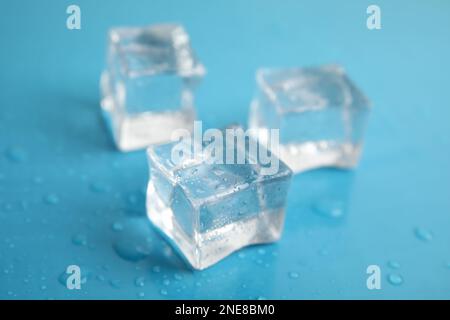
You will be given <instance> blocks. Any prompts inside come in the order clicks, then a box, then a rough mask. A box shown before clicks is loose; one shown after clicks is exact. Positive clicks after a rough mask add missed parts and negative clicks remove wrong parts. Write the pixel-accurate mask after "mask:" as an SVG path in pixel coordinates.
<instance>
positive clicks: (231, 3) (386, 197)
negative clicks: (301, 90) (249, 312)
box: [0, 0, 450, 299]
mask: <svg viewBox="0 0 450 320" xmlns="http://www.w3.org/2000/svg"><path fill="white" fill-rule="evenodd" d="M213 2H214V3H213ZM75 3H76V4H77V5H79V6H80V7H81V13H82V16H81V18H82V29H81V30H68V29H67V28H66V18H67V14H66V8H67V6H68V5H69V4H72V2H69V1H48V0H46V1H8V2H4V3H2V5H1V11H0V12H1V19H0V38H1V39H2V44H1V47H0V48H1V50H0V298H5V299H18V298H26V299H28V298H38V299H48V298H56V299H60V298H67V299H78V298H126V299H137V298H149V299H154V298H156V299H166V298H243V299H247V298H250V299H257V298H261V299H263V298H282V299H283V298H311V299H317V298H338V299H347V298H362V299H366V298H375V299H378V298H383V299H384V298H388V299H391V298H446V299H448V298H450V250H449V245H450V194H449V190H450V188H449V187H450V152H449V148H450V125H449V122H450V105H449V101H450V99H449V80H448V75H449V74H450V60H449V57H450V42H449V30H450V3H449V2H447V1H437V0H433V1H376V4H377V5H379V6H380V7H381V11H382V29H381V30H372V31H370V30H368V29H367V28H366V18H367V14H366V8H367V6H368V5H370V4H372V1H370V2H369V1H340V2H339V3H338V2H335V1H289V0H288V1H275V0H274V1H238V0H228V1H167V0H166V1H122V2H121V1H82V0H78V1H76V2H75ZM167 21H169V22H180V23H182V24H183V25H184V26H185V27H186V29H187V30H188V32H189V33H190V35H191V38H192V42H193V46H194V48H195V50H196V51H197V54H198V56H199V57H200V59H201V60H202V62H203V63H204V64H205V66H206V67H207V69H208V74H207V76H206V77H205V79H204V81H203V83H202V85H201V86H200V87H199V89H198V92H197V93H198V94H197V110H198V116H199V118H200V119H202V120H203V121H204V126H205V127H219V128H220V127H223V126H225V125H227V124H229V123H231V122H240V123H243V124H245V123H246V122H247V115H248V106H249V102H250V99H251V98H252V95H253V92H254V90H255V81H254V74H255V70H256V69H257V68H258V67H260V66H297V65H317V64H323V63H333V62H334V63H340V64H342V65H343V66H344V67H345V68H346V70H347V71H348V73H349V75H350V77H351V78H352V79H353V80H354V81H355V82H356V83H357V84H358V86H359V87H360V88H361V89H362V90H363V91H364V92H365V93H366V94H367V96H368V97H369V98H370V99H371V100H372V102H373V106H374V108H373V111H372V114H371V117H370V119H369V125H368V130H367V134H366V139H365V142H366V143H365V149H364V153H363V157H362V160H361V163H360V165H359V166H358V168H357V169H356V170H354V171H338V170H331V169H328V170H326V169H324V170H315V171H311V172H307V173H304V174H301V175H299V176H296V177H295V178H294V180H293V183H292V188H291V190H290V194H289V199H288V205H287V219H286V225H285V230H284V234H283V237H282V239H281V240H280V241H279V242H278V243H276V244H273V245H267V246H254V247H250V248H247V249H244V250H242V251H240V252H239V253H236V254H233V255H232V256H230V257H228V258H227V259H225V260H223V261H222V262H220V263H218V264H217V265H215V266H213V267H211V268H209V269H207V270H205V271H202V272H194V271H192V270H190V269H189V268H187V267H186V266H185V265H184V264H183V262H181V260H180V259H179V258H178V256H177V255H176V254H174V253H173V251H172V250H171V249H170V247H169V246H167V245H166V243H165V241H164V240H163V239H162V238H161V237H160V236H159V235H158V234H157V233H155V231H154V230H153V229H152V227H151V225H150V224H149V222H147V220H146V218H145V208H144V200H145V194H144V190H145V187H146V182H147V175H148V169H147V164H146V159H145V154H144V152H143V151H139V152H134V153H127V154H122V153H119V152H118V151H116V150H115V148H114V146H113V144H112V142H111V138H110V137H109V135H108V134H107V131H106V128H105V125H104V123H103V120H102V118H101V115H100V109H99V90H98V82H99V75H100V72H101V70H102V68H103V66H104V61H105V59H104V58H105V48H106V32H107V30H108V28H109V27H112V26H118V25H146V24H151V23H158V22H167ZM124 258H125V259H124ZM70 264H78V265H81V266H82V274H83V280H84V283H83V285H82V289H81V290H72V291H70V290H68V289H66V287H65V286H64V285H63V284H62V283H64V279H63V277H61V276H60V275H61V274H63V272H64V271H65V268H66V267H67V266H68V265H70ZM371 264H376V265H379V266H380V268H381V272H382V289H381V290H368V289H367V287H366V279H367V274H366V268H367V266H368V265H371ZM398 277H401V279H403V281H402V283H398V282H399V281H398ZM389 279H390V280H391V281H389ZM396 280H397V281H396Z"/></svg>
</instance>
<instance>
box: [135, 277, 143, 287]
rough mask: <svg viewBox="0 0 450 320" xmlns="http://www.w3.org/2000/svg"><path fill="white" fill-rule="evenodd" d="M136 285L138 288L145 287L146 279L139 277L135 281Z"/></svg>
mask: <svg viewBox="0 0 450 320" xmlns="http://www.w3.org/2000/svg"><path fill="white" fill-rule="evenodd" d="M134 285H135V286H136V287H143V286H145V278H144V277H137V278H136V279H134Z"/></svg>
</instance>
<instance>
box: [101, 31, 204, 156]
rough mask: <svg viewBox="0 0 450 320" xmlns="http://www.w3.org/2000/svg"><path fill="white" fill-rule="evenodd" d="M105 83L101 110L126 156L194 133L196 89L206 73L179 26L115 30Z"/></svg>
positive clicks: (102, 89)
mask: <svg viewBox="0 0 450 320" xmlns="http://www.w3.org/2000/svg"><path fill="white" fill-rule="evenodd" d="M108 41H109V43H108V56H107V67H106V70H105V71H104V72H103V74H102V78H101V93H102V100H101V107H102V111H103V114H104V115H105V119H106V120H107V123H108V126H109V128H110V130H111V132H112V135H113V137H114V141H115V143H116V145H117V147H118V148H119V149H120V150H122V151H129V150H135V149H139V148H144V147H146V146H148V145H151V144H158V143H164V142H169V141H170V138H171V133H172V131H173V130H175V129H179V128H184V129H188V130H192V123H193V121H194V119H195V109H194V89H195V86H196V85H197V84H198V82H199V80H200V79H201V78H202V76H203V75H204V73H205V69H204V67H203V65H202V64H201V63H200V62H199V61H198V60H197V58H196V57H195V54H194V52H193V50H192V48H191V46H190V41H189V36H188V35H187V33H186V32H185V30H184V29H183V27H182V26H180V25H176V24H162V25H153V26H148V27H142V28H114V29H111V30H110V32H109V37H108Z"/></svg>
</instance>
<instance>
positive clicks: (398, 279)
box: [387, 273, 403, 286]
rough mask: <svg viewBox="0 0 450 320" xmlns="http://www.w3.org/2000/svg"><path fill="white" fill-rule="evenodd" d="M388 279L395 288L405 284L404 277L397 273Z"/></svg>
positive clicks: (390, 275)
mask: <svg viewBox="0 0 450 320" xmlns="http://www.w3.org/2000/svg"><path fill="white" fill-rule="evenodd" d="M387 279H388V281H389V283H390V284H392V285H394V286H399V285H401V284H402V283H403V277H402V276H401V275H399V274H396V273H391V274H389V275H388V278H387Z"/></svg>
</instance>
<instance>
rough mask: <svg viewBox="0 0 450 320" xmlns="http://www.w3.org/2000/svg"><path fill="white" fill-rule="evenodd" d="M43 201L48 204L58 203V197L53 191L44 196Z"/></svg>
mask: <svg viewBox="0 0 450 320" xmlns="http://www.w3.org/2000/svg"><path fill="white" fill-rule="evenodd" d="M44 202H45V203H46V204H49V205H55V204H58V203H59V197H58V196H57V195H56V194H54V193H50V194H48V195H46V196H45V197H44Z"/></svg>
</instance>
